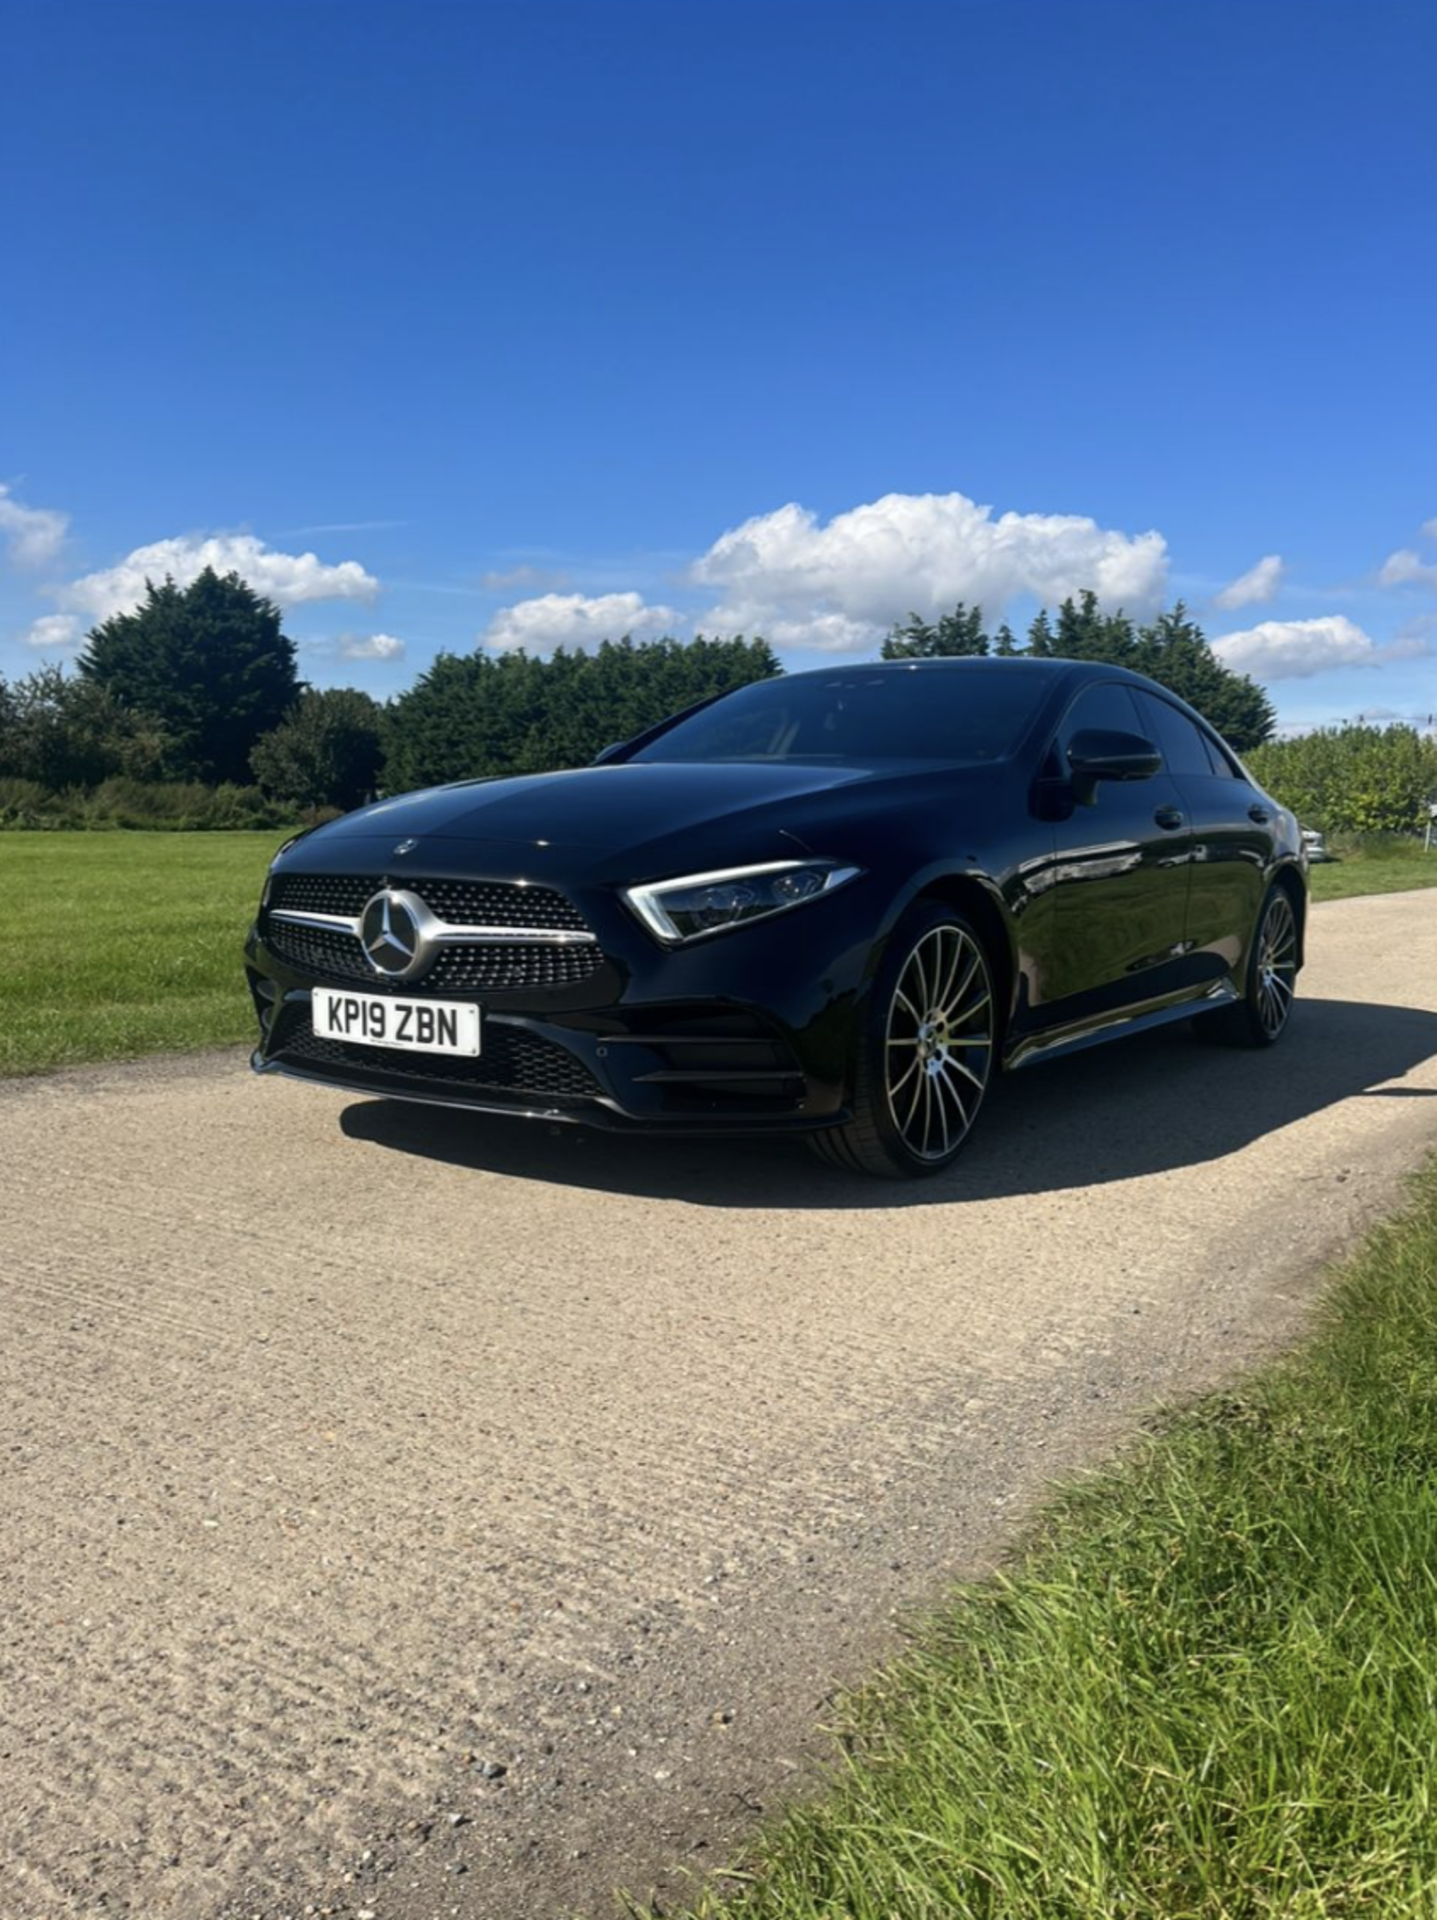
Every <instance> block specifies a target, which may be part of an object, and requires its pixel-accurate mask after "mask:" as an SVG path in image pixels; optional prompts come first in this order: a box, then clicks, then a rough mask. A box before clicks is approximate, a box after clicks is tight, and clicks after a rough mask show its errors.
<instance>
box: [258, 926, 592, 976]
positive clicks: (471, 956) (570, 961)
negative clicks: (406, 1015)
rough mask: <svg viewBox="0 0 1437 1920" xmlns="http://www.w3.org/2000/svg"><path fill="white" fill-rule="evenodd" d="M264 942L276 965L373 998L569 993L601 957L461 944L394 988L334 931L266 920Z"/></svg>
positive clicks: (588, 949) (544, 946)
mask: <svg viewBox="0 0 1437 1920" xmlns="http://www.w3.org/2000/svg"><path fill="white" fill-rule="evenodd" d="M305 911H307V912H312V913H320V912H324V911H325V909H324V908H320V907H312V908H307V909H305ZM265 940H266V941H267V943H268V945H269V946H270V948H271V950H272V951H273V952H274V953H275V955H276V956H277V957H278V958H279V959H281V960H283V961H284V962H285V963H286V964H287V965H289V966H292V967H297V968H298V969H299V970H300V972H302V973H305V974H308V975H310V976H312V977H313V978H314V979H316V980H361V981H363V982H364V984H365V985H366V986H367V987H370V988H372V989H374V990H375V991H376V992H384V991H386V990H387V991H390V992H401V993H459V994H466V993H520V992H523V990H524V989H525V988H529V987H539V988H547V987H571V986H574V985H576V984H578V983H579V982H581V981H584V980H590V979H592V978H593V976H594V975H595V974H596V973H597V972H598V971H599V970H600V968H601V967H602V966H603V964H604V956H603V953H602V951H601V950H600V949H599V947H597V946H596V945H593V944H591V943H590V942H588V941H584V942H583V943H582V944H575V945H574V946H571V947H570V946H560V945H557V944H555V943H553V942H549V941H542V940H536V941H534V942H532V943H530V942H528V941H519V940H503V941H484V940H475V941H468V940H465V941H460V942H456V943H455V944H454V945H452V946H444V947H441V949H440V951H439V954H438V956H437V958H436V959H435V962H434V965H433V966H432V967H431V968H430V969H429V971H428V973H426V974H425V975H424V977H423V978H422V979H421V980H418V981H414V982H399V983H396V982H395V981H393V980H387V979H386V978H385V977H384V975H383V974H380V973H377V972H376V971H375V969H374V968H373V967H371V966H370V964H369V962H368V960H366V959H365V957H364V950H363V948H362V947H361V946H360V944H359V942H358V940H357V939H356V938H355V937H354V935H353V934H352V933H345V932H343V931H342V930H341V929H340V928H338V927H302V926H296V925H295V924H294V923H293V922H292V921H288V920H274V919H271V921H270V923H269V925H268V927H267V928H266V929H265Z"/></svg>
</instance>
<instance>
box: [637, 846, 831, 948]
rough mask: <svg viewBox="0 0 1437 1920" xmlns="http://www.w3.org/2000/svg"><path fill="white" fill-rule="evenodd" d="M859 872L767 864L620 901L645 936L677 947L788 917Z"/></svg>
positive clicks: (822, 865) (656, 886) (691, 877)
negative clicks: (773, 916) (778, 915)
mask: <svg viewBox="0 0 1437 1920" xmlns="http://www.w3.org/2000/svg"><path fill="white" fill-rule="evenodd" d="M861 872H862V868H861V867H845V866H840V865H839V863H838V862H837V861H835V860H771V861H769V862H768V863H767V865H765V866H761V867H725V868H724V869H723V870H722V871H721V872H718V873H689V874H684V875H682V876H681V877H679V878H677V879H674V880H656V881H654V882H652V883H651V884H650V885H649V886H646V887H625V889H624V898H625V900H627V901H628V903H629V905H630V906H631V907H632V908H633V910H634V912H635V913H636V914H637V915H638V916H639V918H640V919H641V920H642V921H643V923H644V925H645V926H646V927H647V928H648V929H649V931H650V933H653V934H656V935H657V936H658V938H659V939H660V940H662V941H663V942H664V943H665V944H666V945H668V946H677V945H680V944H681V943H682V942H684V941H687V940H702V939H703V938H704V937H705V935H707V934H710V933H723V932H725V931H726V930H727V929H728V928H729V927H742V926H747V925H748V923H749V922H750V921H751V920H763V919H766V918H767V917H768V916H769V915H770V914H774V913H787V912H788V910H789V908H790V907H801V906H802V905H803V904H804V902H805V901H806V900H817V899H820V898H821V897H822V896H823V895H824V894H826V893H832V892H833V891H834V889H835V888H837V887H841V886H843V885H845V884H846V883H847V882H848V881H849V880H855V879H857V877H858V875H859V874H860V873H861Z"/></svg>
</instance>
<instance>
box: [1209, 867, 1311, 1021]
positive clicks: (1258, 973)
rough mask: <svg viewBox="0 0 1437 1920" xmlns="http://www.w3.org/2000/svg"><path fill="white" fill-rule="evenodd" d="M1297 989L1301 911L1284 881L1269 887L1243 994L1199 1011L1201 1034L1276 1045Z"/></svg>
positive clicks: (1255, 934)
mask: <svg viewBox="0 0 1437 1920" xmlns="http://www.w3.org/2000/svg"><path fill="white" fill-rule="evenodd" d="M1296 991H1297V915H1296V913H1295V912H1294V911H1293V906H1292V901H1291V900H1290V899H1289V898H1288V895H1287V893H1286V892H1285V890H1284V889H1283V888H1282V887H1271V888H1269V889H1268V893H1267V897H1266V899H1265V900H1264V901H1263V903H1262V911H1261V912H1260V913H1259V914H1258V917H1257V929H1256V931H1255V932H1254V934H1253V937H1252V945H1251V947H1250V948H1249V951H1248V956H1247V986H1246V991H1245V992H1244V994H1243V997H1242V999H1241V1000H1239V1001H1236V1002H1234V1003H1233V1005H1231V1006H1228V1007H1224V1008H1223V1009H1222V1010H1221V1011H1220V1012H1218V1013H1204V1014H1199V1016H1198V1018H1197V1019H1196V1020H1195V1021H1194V1022H1193V1026H1194V1029H1195V1031H1196V1033H1197V1034H1198V1037H1199V1038H1200V1039H1203V1040H1210V1041H1214V1042H1216V1043H1218V1044H1219V1045H1222V1046H1229V1047H1271V1046H1274V1045H1275V1044H1276V1043H1277V1041H1279V1040H1280V1039H1281V1038H1282V1036H1283V1033H1284V1032H1285V1031H1286V1028H1287V1023H1288V1019H1289V1018H1290V1016H1291V1013H1292V1001H1293V996H1294V994H1295V993H1296Z"/></svg>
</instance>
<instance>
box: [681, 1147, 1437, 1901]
mask: <svg viewBox="0 0 1437 1920" xmlns="http://www.w3.org/2000/svg"><path fill="white" fill-rule="evenodd" d="M845 1740H846V1743H847V1745H848V1748H849V1753H848V1758H847V1760H846V1762H845V1764H844V1767H843V1771H842V1773H841V1776H840V1777H839V1779H838V1780H837V1781H836V1783H835V1786H834V1790H833V1792H832V1795H831V1797H830V1798H829V1799H827V1800H826V1801H823V1802H822V1803H820V1804H817V1805H814V1806H811V1807H806V1808H801V1809H799V1810H798V1811H796V1812H795V1813H793V1814H792V1815H791V1816H790V1817H789V1818H788V1819H787V1820H786V1822H785V1823H784V1824H783V1825H782V1826H781V1827H780V1828H779V1829H778V1830H777V1831H776V1832H775V1833H774V1834H772V1835H771V1836H770V1837H769V1839H768V1840H767V1842H766V1843H765V1845H764V1846H763V1847H762V1849H761V1852H760V1856H759V1858H760V1864H759V1866H758V1867H757V1868H755V1870H754V1872H753V1875H752V1878H751V1881H750V1883H749V1885H748V1886H747V1888H746V1890H744V1891H742V1892H741V1893H740V1894H739V1895H738V1896H737V1897H734V1898H732V1899H731V1900H730V1901H729V1903H728V1904H725V1902H724V1901H723V1900H722V1899H720V1898H718V1897H717V1896H715V1897H713V1898H711V1899H710V1900H708V1901H707V1902H706V1903H704V1904H703V1906H702V1909H701V1910H702V1912H703V1913H704V1914H705V1915H707V1916H710V1917H711V1920H713V1917H716V1916H718V1915H720V1914H725V1915H742V1916H743V1920H967V1917H968V1916H973V1917H974V1920H977V1917H979V1916H981V1920H1278V1917H1279V1916H1281V1917H1282V1920H1339V1917H1340V1920H1351V1917H1352V1916H1358V1915H1364V1916H1381V1917H1382V1920H1414V1917H1415V1916H1421V1915H1431V1914H1434V1913H1437V1808H1434V1804H1433V1800H1434V1783H1437V1170H1433V1171H1429V1172H1428V1173H1427V1174H1426V1175H1425V1176H1424V1178H1423V1179H1422V1181H1421V1182H1420V1185H1419V1189H1418V1201H1417V1205H1416V1208H1415V1210H1414V1211H1413V1213H1412V1214H1411V1216H1410V1217H1409V1218H1408V1219H1406V1220H1404V1221H1403V1222H1401V1223H1399V1224H1397V1225H1395V1226H1392V1227H1390V1228H1387V1229H1385V1230H1383V1231H1382V1232H1380V1233H1379V1234H1378V1235H1377V1236H1376V1238H1375V1239H1374V1241H1373V1242H1372V1243H1371V1245H1370V1247H1369V1248H1368V1250H1367V1251H1366V1252H1365V1253H1364V1254H1363V1255H1362V1256H1361V1257H1360V1258H1359V1259H1358V1260H1357V1261H1356V1262H1355V1264H1354V1265H1353V1266H1352V1268H1351V1269H1350V1270H1349V1272H1348V1273H1347V1275H1346V1277H1345V1279H1343V1281H1342V1283H1341V1285H1340V1286H1339V1288H1338V1290H1337V1293H1336V1296H1335V1299H1334V1301H1333V1304H1332V1308H1331V1311H1330V1314H1329V1316H1328V1319H1327V1322H1326V1325H1325V1327H1324V1329H1323V1331H1322V1332H1321V1334H1320V1335H1319V1337H1318V1338H1317V1339H1316V1341H1315V1343H1314V1344H1313V1345H1312V1346H1311V1347H1310V1348H1309V1349H1308V1350H1306V1351H1305V1352H1303V1353H1302V1354H1301V1355H1300V1356H1299V1357H1297V1358H1296V1359H1294V1360H1292V1361H1291V1362H1289V1363H1287V1364H1285V1365H1283V1366H1282V1367H1280V1368H1279V1369H1277V1370H1276V1371H1274V1372H1271V1373H1269V1374H1267V1375H1266V1376H1265V1377H1263V1378H1260V1379H1258V1380H1255V1381H1253V1382H1252V1383H1251V1384H1249V1385H1247V1386H1245V1387H1243V1388H1242V1389H1241V1390H1239V1391H1236V1392H1233V1393H1230V1394H1226V1395H1223V1396H1220V1397H1217V1398H1214V1399H1210V1400H1208V1401H1207V1402H1205V1403H1204V1404H1203V1405H1201V1406H1199V1407H1198V1408H1196V1409H1195V1410H1194V1411H1192V1412H1190V1413H1189V1414H1187V1415H1186V1416H1185V1417H1182V1418H1180V1419H1179V1420H1178V1421H1177V1422H1176V1423H1175V1424H1174V1425H1173V1426H1172V1427H1171V1429H1170V1430H1169V1431H1167V1432H1166V1433H1164V1434H1163V1435H1162V1437H1160V1438H1159V1439H1157V1440H1156V1441H1155V1442H1153V1443H1151V1444H1150V1445H1148V1446H1147V1448H1146V1451H1145V1452H1144V1453H1143V1454H1142V1455H1141V1457H1139V1458H1138V1459H1136V1460H1134V1461H1132V1462H1130V1463H1129V1464H1127V1465H1125V1466H1123V1467H1121V1468H1120V1469H1118V1470H1116V1471H1114V1472H1111V1473H1109V1474H1108V1475H1106V1476H1105V1477H1104V1478H1102V1479H1100V1480H1097V1481H1094V1482H1092V1483H1090V1484H1088V1485H1086V1486H1085V1487H1083V1488H1082V1489H1081V1490H1079V1491H1077V1492H1072V1493H1070V1494H1068V1495H1067V1496H1066V1497H1065V1498H1064V1499H1062V1500H1061V1502H1060V1503H1059V1505H1058V1507H1057V1508H1056V1510H1055V1512H1054V1513H1053V1514H1052V1516H1051V1518H1050V1520H1049V1522H1048V1523H1047V1525H1046V1528H1045V1530H1044V1532H1043V1535H1042V1536H1041V1537H1040V1538H1039V1540H1038V1541H1037V1543H1036V1544H1035V1545H1034V1546H1033V1548H1032V1549H1031V1551H1030V1552H1029V1554H1028V1556H1027V1558H1026V1559H1025V1560H1024V1561H1023V1563H1022V1564H1021V1565H1020V1566H1019V1567H1018V1568H1017V1570H1016V1571H1014V1572H1013V1573H1012V1574H1011V1575H1010V1576H1009V1577H1008V1578H1006V1579H1001V1580H995V1581H991V1582H988V1583H985V1584H982V1585H975V1586H970V1587H967V1588H964V1589H962V1590H960V1591H959V1592H958V1593H957V1595H956V1596H955V1597H954V1599H953V1601H952V1603H951V1605H950V1606H949V1607H948V1608H947V1609H946V1610H945V1611H944V1612H943V1614H942V1615H941V1616H940V1617H939V1618H938V1619H937V1620H935V1621H934V1622H933V1623H931V1624H930V1625H929V1626H928V1627H927V1629H926V1630H925V1631H923V1633H922V1634H921V1637H920V1639H919V1642H918V1644H917V1645H916V1646H915V1648H914V1650H913V1652H912V1653H911V1654H910V1655H909V1657H908V1658H907V1659H905V1660H903V1661H902V1662H901V1663H900V1664H899V1665H898V1666H896V1667H895V1668H893V1670H892V1671H890V1672H889V1673H887V1674H886V1675H884V1676H883V1678H882V1679H880V1680H879V1681H877V1682H876V1683H875V1684H873V1685H872V1686H871V1687H870V1688H869V1689H868V1690H867V1691H866V1692H864V1693H862V1694H861V1695H859V1696H858V1697H857V1698H856V1699H855V1700H854V1701H853V1702H852V1703H851V1711H850V1715H849V1721H848V1725H847V1727H846V1730H845Z"/></svg>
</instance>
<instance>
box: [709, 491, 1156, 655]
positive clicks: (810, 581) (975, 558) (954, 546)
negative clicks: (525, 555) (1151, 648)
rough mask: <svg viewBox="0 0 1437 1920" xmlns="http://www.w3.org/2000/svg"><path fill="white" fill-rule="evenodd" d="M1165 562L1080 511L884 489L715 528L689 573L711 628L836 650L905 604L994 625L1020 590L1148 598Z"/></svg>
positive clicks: (1151, 540)
mask: <svg viewBox="0 0 1437 1920" xmlns="http://www.w3.org/2000/svg"><path fill="white" fill-rule="evenodd" d="M1166 571H1167V543H1166V542H1165V541H1164V539H1163V537H1162V535H1161V534H1159V533H1140V534H1127V533H1120V532H1116V531H1112V530H1110V529H1107V528H1104V527H1100V526H1099V525H1098V524H1097V522H1096V521H1095V520H1090V519H1087V518H1086V517H1084V516H1081V515H1077V514H1046V513H1004V514H1000V515H999V516H998V517H997V518H996V519H995V518H994V517H993V509H992V508H991V507H986V506H979V505H978V504H977V502H975V501H973V500H970V499H968V498H967V497H966V496H965V495H964V494H961V493H946V494H931V493H930V494H909V493H890V494H885V495H884V496H883V498H882V499H880V500H874V501H870V502H868V503H866V504H864V505H862V506H857V507H853V508H851V509H850V510H849V511H848V512H847V513H840V514H836V515H835V516H834V517H833V519H831V520H830V521H829V522H828V524H827V525H826V526H821V525H820V524H819V521H818V518H817V516H816V515H815V514H813V513H811V512H810V511H809V510H808V509H807V508H806V507H801V506H799V505H797V504H795V503H790V504H789V505H788V506H784V507H780V508H778V510H777V511H776V512H774V513H766V514H760V515H757V516H756V517H755V518H754V519H751V520H746V521H745V522H744V524H743V525H742V526H740V527H735V528H733V529H732V530H731V531H729V532H727V533H725V534H723V535H722V536H721V537H720V538H719V539H718V540H716V541H715V542H714V544H713V546H711V547H710V548H709V550H708V552H707V553H706V554H704V555H703V556H702V558H701V559H699V560H698V561H696V562H695V564H694V567H693V569H692V577H693V579H694V580H695V581H697V582H698V583H699V584H701V585H704V586H710V587H716V588H717V589H718V590H719V591H720V593H721V594H722V596H723V598H722V600H721V602H720V604H719V605H718V606H717V607H715V608H714V609H713V611H712V612H710V613H708V614H706V615H705V616H704V620H703V622H702V624H703V626H704V627H705V628H706V629H707V630H710V631H714V630H717V631H720V632H733V631H742V632H746V633H761V634H763V635H764V636H765V638H767V639H769V640H771V641H772V642H773V643H774V644H775V645H777V646H806V647H818V648H822V649H824V650H826V651H830V652H836V653H847V652H855V651H857V650H859V649H862V648H867V647H871V646H874V645H875V644H876V643H877V642H878V641H879V640H880V639H881V638H882V636H883V635H884V634H885V633H886V632H887V631H888V629H889V628H890V627H891V626H892V625H893V623H894V621H895V620H901V619H902V618H903V617H904V616H905V615H906V614H908V613H909V612H914V613H918V614H921V615H922V616H923V617H924V618H926V619H932V618H934V617H936V616H937V615H938V614H940V613H946V612H950V611H951V610H952V608H953V606H954V605H955V603H956V602H957V601H959V600H965V601H967V602H968V603H969V604H970V605H974V604H977V605H980V606H981V607H982V608H983V610H984V613H985V615H986V616H987V617H988V618H989V619H990V620H991V619H995V618H996V617H998V616H999V615H1000V614H1001V612H1002V609H1003V607H1004V606H1005V604H1006V603H1007V602H1008V601H1009V600H1010V599H1012V598H1013V597H1014V596H1015V595H1017V594H1024V593H1027V594H1033V595H1034V596H1036V597H1037V598H1038V599H1040V600H1043V601H1045V602H1048V603H1053V602H1056V601H1061V600H1063V599H1064V598H1066V597H1067V596H1068V595H1070V594H1077V593H1079V592H1081V591H1082V590H1083V588H1085V587H1091V588H1092V589H1093V590H1094V592H1096V594H1097V595H1098V597H1099V599H1100V600H1101V601H1102V602H1103V604H1104V605H1105V606H1110V607H1116V606H1119V605H1121V606H1124V607H1127V608H1129V609H1133V610H1143V609H1146V608H1148V607H1151V606H1153V605H1155V604H1156V602H1157V601H1158V599H1159V598H1160V596H1161V593H1162V587H1163V581H1164V577H1165V575H1166Z"/></svg>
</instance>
